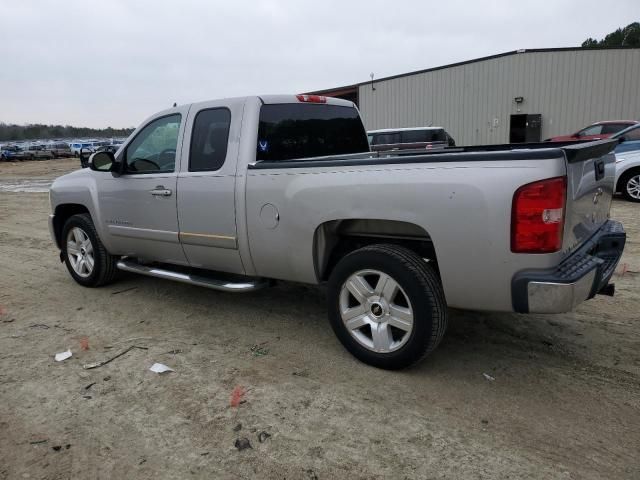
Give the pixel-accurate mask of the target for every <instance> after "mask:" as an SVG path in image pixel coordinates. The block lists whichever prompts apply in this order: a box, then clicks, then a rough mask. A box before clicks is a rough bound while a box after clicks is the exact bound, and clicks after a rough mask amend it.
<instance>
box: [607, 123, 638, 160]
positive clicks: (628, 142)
mask: <svg viewBox="0 0 640 480" xmlns="http://www.w3.org/2000/svg"><path fill="white" fill-rule="evenodd" d="M611 138H617V139H618V140H619V142H620V144H619V145H618V146H617V147H616V155H618V154H621V153H624V152H629V151H633V150H638V149H640V123H639V124H637V125H632V126H631V127H629V128H625V129H624V130H622V131H620V132H618V133H616V134H615V135H612V136H611Z"/></svg>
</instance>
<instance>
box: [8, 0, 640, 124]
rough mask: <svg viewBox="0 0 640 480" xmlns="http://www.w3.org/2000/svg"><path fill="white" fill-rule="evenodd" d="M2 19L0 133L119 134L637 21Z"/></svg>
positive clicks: (205, 5) (430, 13)
mask: <svg viewBox="0 0 640 480" xmlns="http://www.w3.org/2000/svg"><path fill="white" fill-rule="evenodd" d="M608 5H609V6H610V7H611V8H608V7H607V6H608ZM0 13H1V18H2V19H3V20H2V26H1V27H0V121H3V122H7V123H20V124H22V123H61V124H70V125H75V126H91V127H106V126H113V127H127V126H135V125H137V124H138V123H140V122H141V121H142V120H143V119H144V118H145V117H147V116H149V115H150V114H152V113H154V112H156V111H158V110H161V109H163V108H167V107H169V106H171V104H172V103H173V102H174V101H175V102H178V103H189V102H192V101H199V100H206V99H213V98H221V97H228V96H239V95H252V94H260V93H299V92H302V91H309V90H316V89H322V88H330V87H335V86H341V85H347V84H351V83H356V82H361V81H366V80H368V79H369V73H370V72H375V75H376V78H380V77H383V76H387V75H394V74H398V73H404V72H407V71H411V70H418V69H423V68H429V67H435V66H438V65H443V64H447V63H452V62H458V61H462V60H469V59H473V58H476V57H481V56H486V55H492V54H496V53H501V52H506V51H509V50H515V49H518V48H546V47H564V46H577V45H580V43H582V41H583V40H584V39H585V38H587V37H589V36H591V37H595V38H601V37H603V36H604V35H606V34H607V33H609V32H611V31H613V30H615V29H616V28H618V27H622V26H625V25H627V24H629V23H631V22H633V21H638V20H639V19H640V2H639V1H638V0H616V1H615V2H609V3H608V4H607V3H606V2H605V3H604V4H603V2H602V0H578V1H569V0H566V1H561V0H555V1H547V0H544V1H543V0H537V1H524V0H522V1H517V2H516V1H511V0H493V1H491V0H484V1H482V2H472V1H458V0H447V1H426V0H422V1H421V0H406V1H404V0H395V1H389V0H386V1H378V0H366V1H361V2H353V1H348V0H341V1H336V0H323V1H317V0H316V1H313V2H312V1H304V0H298V1H295V0H292V1H273V0H272V1H262V0H254V1H243V0H224V1H216V0H208V1H207V0H202V1H196V0H171V1H168V0H167V1H165V0H101V1H93V0H64V1H53V0H52V1H46V0H20V1H17V0H0Z"/></svg>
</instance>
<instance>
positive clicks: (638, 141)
mask: <svg viewBox="0 0 640 480" xmlns="http://www.w3.org/2000/svg"><path fill="white" fill-rule="evenodd" d="M611 138H614V139H618V141H619V142H620V143H619V144H618V146H617V147H616V149H615V153H616V183H615V185H616V192H619V193H621V194H622V196H623V197H624V198H626V199H627V200H629V201H631V202H640V124H638V125H634V126H632V127H629V128H626V129H624V130H622V131H621V132H618V133H616V134H615V135H613V136H612V137H611Z"/></svg>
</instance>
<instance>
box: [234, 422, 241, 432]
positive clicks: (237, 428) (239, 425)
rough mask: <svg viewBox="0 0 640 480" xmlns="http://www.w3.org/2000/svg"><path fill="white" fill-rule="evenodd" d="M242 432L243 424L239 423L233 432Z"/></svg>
mask: <svg viewBox="0 0 640 480" xmlns="http://www.w3.org/2000/svg"><path fill="white" fill-rule="evenodd" d="M240 430H242V424H241V423H239V424H237V425H236V426H235V427H233V431H234V432H239V431H240Z"/></svg>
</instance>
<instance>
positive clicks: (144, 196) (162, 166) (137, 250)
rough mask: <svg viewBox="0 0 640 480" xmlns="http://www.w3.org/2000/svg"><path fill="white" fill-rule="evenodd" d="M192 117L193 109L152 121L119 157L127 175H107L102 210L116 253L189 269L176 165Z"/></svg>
mask: <svg viewBox="0 0 640 480" xmlns="http://www.w3.org/2000/svg"><path fill="white" fill-rule="evenodd" d="M183 110H184V111H183ZM187 112H188V106H187V107H181V108H177V109H175V111H173V112H172V113H169V114H165V115H163V116H161V117H157V118H155V119H152V120H151V121H149V122H148V123H147V124H146V125H145V126H144V127H142V128H140V129H139V130H138V131H137V132H136V133H135V136H134V137H133V139H132V140H131V141H130V142H129V143H128V144H127V146H126V147H125V148H124V149H123V150H122V151H121V152H120V155H118V157H120V158H118V160H119V161H120V162H122V164H123V171H122V173H121V175H119V176H114V175H101V181H100V187H99V189H98V196H99V199H100V200H99V205H100V209H101V213H102V215H101V218H102V221H103V222H104V223H105V225H104V230H105V231H106V232H108V235H109V243H110V244H111V249H112V250H114V251H113V252H112V253H116V254H120V255H129V256H134V257H139V258H141V259H144V260H155V261H162V262H167V263H175V264H183V265H187V264H188V262H187V259H186V258H185V255H184V251H183V249H182V246H181V245H180V241H179V237H178V218H177V206H176V198H177V195H176V179H177V171H176V170H177V169H176V165H178V164H179V162H178V160H179V158H178V155H180V145H181V143H182V136H183V131H184V122H185V119H186V117H187Z"/></svg>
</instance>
